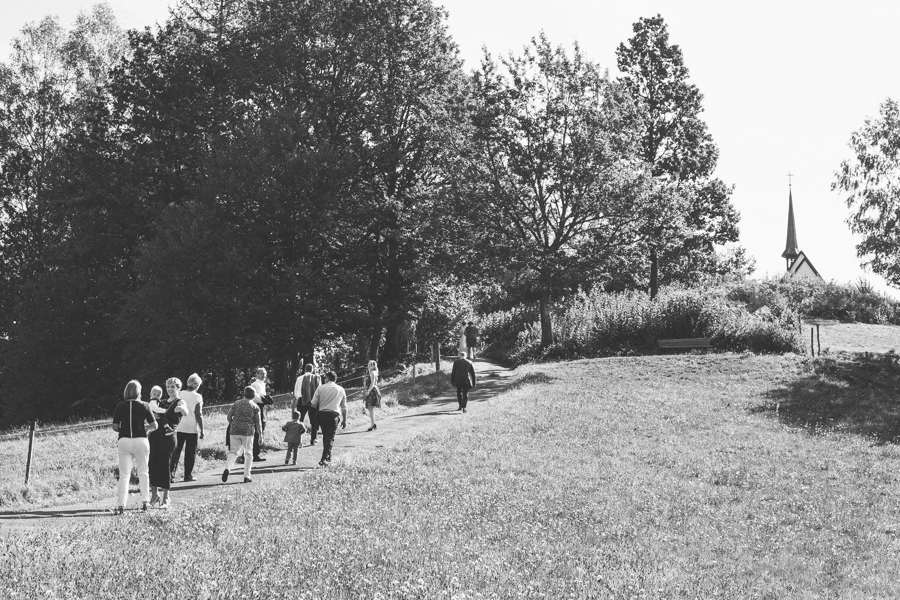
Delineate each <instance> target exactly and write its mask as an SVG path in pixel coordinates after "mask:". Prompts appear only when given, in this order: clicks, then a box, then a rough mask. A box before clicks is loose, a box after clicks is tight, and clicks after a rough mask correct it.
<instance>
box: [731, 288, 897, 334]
mask: <svg viewBox="0 0 900 600" xmlns="http://www.w3.org/2000/svg"><path fill="white" fill-rule="evenodd" d="M727 287H728V292H727V297H728V298H729V299H730V300H735V301H739V302H743V303H744V304H746V305H747V307H748V308H749V309H750V310H756V309H758V308H761V307H764V306H765V307H768V308H769V309H770V310H772V311H773V312H781V311H785V310H788V309H790V310H793V311H796V312H797V313H798V314H799V315H801V316H802V317H804V318H808V319H834V320H838V321H849V322H858V323H871V324H876V325H887V324H892V325H900V302H898V301H897V300H894V299H892V298H890V297H889V296H887V295H885V294H882V293H879V292H877V291H875V290H874V289H873V288H872V286H871V285H870V284H868V283H867V282H866V281H865V280H861V281H859V282H857V283H855V284H853V283H837V282H834V281H831V282H828V283H821V282H812V281H805V280H786V279H764V280H761V281H760V280H752V279H748V280H743V281H739V282H734V283H731V284H729V285H728V286H727Z"/></svg>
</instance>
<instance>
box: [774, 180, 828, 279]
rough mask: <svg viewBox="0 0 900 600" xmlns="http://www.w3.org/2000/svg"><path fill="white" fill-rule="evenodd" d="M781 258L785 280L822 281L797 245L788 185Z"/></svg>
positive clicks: (791, 200) (792, 202)
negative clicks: (786, 224)
mask: <svg viewBox="0 0 900 600" xmlns="http://www.w3.org/2000/svg"><path fill="white" fill-rule="evenodd" d="M781 257H782V258H784V259H785V261H786V264H787V273H785V275H784V276H785V278H786V279H796V280H804V279H805V280H807V281H817V282H822V281H824V279H822V276H821V275H819V272H818V271H817V270H816V268H815V267H814V266H813V264H812V262H811V261H810V260H809V257H808V256H806V254H804V253H803V251H802V250H800V248H799V246H798V245H797V227H796V225H795V224H794V197H793V194H792V192H791V186H790V185H788V227H787V243H786V244H785V248H784V252H782V253H781Z"/></svg>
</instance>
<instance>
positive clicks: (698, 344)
mask: <svg viewBox="0 0 900 600" xmlns="http://www.w3.org/2000/svg"><path fill="white" fill-rule="evenodd" d="M656 344H657V346H659V349H660V350H693V349H695V348H712V344H710V343H709V338H679V339H673V340H656Z"/></svg>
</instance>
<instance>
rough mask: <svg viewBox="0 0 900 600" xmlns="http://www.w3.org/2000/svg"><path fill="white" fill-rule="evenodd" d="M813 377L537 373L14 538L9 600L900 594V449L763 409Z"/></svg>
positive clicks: (735, 371)
mask: <svg viewBox="0 0 900 600" xmlns="http://www.w3.org/2000/svg"><path fill="white" fill-rule="evenodd" d="M806 374H807V371H806V369H805V368H804V367H803V365H802V364H800V363H799V360H798V359H797V358H796V357H793V356H789V355H786V356H736V355H728V354H724V355H707V356H702V357H701V356H672V357H669V356H653V357H638V358H625V359H615V360H610V359H600V360H589V361H580V362H574V363H568V364H550V363H543V364H536V365H529V366H526V367H523V368H522V380H521V384H520V385H518V386H517V387H516V388H515V389H514V390H513V391H511V392H509V393H507V394H505V395H504V396H502V397H500V398H498V399H496V400H494V401H491V402H489V403H478V402H473V403H471V404H470V408H471V410H470V413H469V414H468V415H466V416H465V417H459V418H449V417H448V419H447V420H445V421H442V423H441V425H440V428H435V429H433V430H431V431H423V432H422V433H421V434H420V435H419V436H418V437H416V438H415V439H412V440H410V441H408V442H407V443H406V444H404V445H401V446H400V447H397V448H394V449H390V450H384V451H380V452H366V453H362V454H359V455H346V456H345V457H344V458H343V459H342V460H341V461H340V462H339V464H337V465H336V467H335V468H334V469H329V470H320V471H315V472H312V473H308V474H304V475H302V476H298V477H296V478H294V479H292V480H289V481H288V482H285V483H284V484H282V485H279V486H271V487H267V486H263V485H260V486H252V489H251V487H250V486H246V487H240V486H239V487H237V489H235V490H234V492H233V493H229V494H227V495H224V496H223V497H220V498H218V499H216V500H214V501H211V502H209V503H207V504H204V505H200V506H176V508H175V509H174V510H171V511H169V513H168V514H159V512H154V513H152V514H151V515H143V514H140V513H139V511H134V513H133V514H129V515H127V516H125V517H124V518H107V519H103V520H100V521H97V522H96V523H93V524H91V525H90V526H87V527H78V528H73V529H68V528H45V529H35V530H34V531H32V532H28V533H24V534H23V533H10V532H7V533H5V534H3V540H2V542H3V543H0V564H3V567H4V568H3V569H0V596H2V597H21V598H37V597H52V598H84V597H90V598H113V597H115V598H118V597H120V596H121V595H122V590H123V589H125V590H127V594H126V595H128V596H134V597H143V596H151V595H152V596H155V597H170V596H172V597H174V596H178V597H192V598H200V599H205V598H223V599H231V598H272V597H293V598H301V599H313V598H316V599H322V600H325V599H331V598H382V599H388V598H397V599H400V598H404V599H405V598H410V599H412V598H446V599H454V598H455V599H457V600H461V599H478V598H534V599H537V598H645V599H674V598H684V599H693V598H723V599H733V598H741V599H751V600H752V599H760V600H762V599H774V598H778V599H793V598H797V599H801V598H867V599H875V598H885V599H887V598H896V597H898V596H900V583H898V580H897V577H896V573H897V572H898V569H900V554H898V553H897V552H896V548H897V539H896V524H897V523H900V491H898V490H900V488H898V486H897V485H896V472H897V468H898V465H900V451H898V449H897V447H896V446H892V445H873V443H872V440H871V439H869V438H867V437H865V436H861V435H853V434H848V433H846V432H841V431H839V430H831V431H824V432H822V431H821V430H820V431H818V432H817V433H816V434H813V433H812V432H810V431H809V430H808V429H807V428H805V427H803V426H802V424H793V423H790V422H785V421H782V420H780V419H779V418H778V416H777V415H775V414H774V412H773V411H772V410H769V409H767V410H764V411H760V410H757V409H759V408H760V407H768V406H769V402H770V400H771V398H770V397H768V396H769V394H770V391H771V390H784V391H786V392H788V391H789V390H790V389H791V382H793V381H795V380H796V379H797V378H803V377H806V376H807V375H806ZM863 387H864V386H862V387H861V388H860V393H865V392H866V390H865V389H863ZM261 507H265V508H264V509H262V508H261ZM148 556H155V557H165V558H164V559H160V560H154V561H152V564H151V563H148V559H147V557H148Z"/></svg>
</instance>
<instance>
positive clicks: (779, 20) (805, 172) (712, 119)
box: [0, 0, 900, 297]
mask: <svg viewBox="0 0 900 600" xmlns="http://www.w3.org/2000/svg"><path fill="white" fill-rule="evenodd" d="M435 1H436V3H438V4H443V6H444V7H445V8H446V9H447V11H448V12H449V21H448V23H449V31H450V34H451V35H452V36H453V38H454V39H455V40H456V42H457V44H458V45H459V47H460V51H461V54H462V57H463V59H464V60H465V61H466V67H467V69H472V68H475V67H476V66H477V64H478V61H479V59H480V56H481V48H482V46H486V47H487V49H488V50H489V51H490V52H491V53H492V54H494V55H495V56H496V55H498V54H505V53H507V52H509V51H511V50H512V51H516V52H518V51H519V50H520V49H521V47H522V46H524V45H525V44H527V43H528V42H529V40H530V39H531V38H532V37H534V36H536V35H537V34H538V33H539V32H540V31H541V30H543V31H544V32H546V34H547V36H548V38H549V39H550V41H551V42H552V43H553V44H557V45H563V46H566V47H567V48H571V46H572V43H573V42H575V41H577V42H578V43H579V44H580V45H581V48H582V51H583V52H584V54H585V55H586V56H587V57H589V58H590V59H592V60H594V61H596V62H598V63H600V65H601V66H603V67H607V68H608V69H609V71H610V74H611V75H612V76H615V75H616V74H617V71H616V67H615V50H616V47H617V46H618V45H619V44H620V43H621V42H624V41H625V40H627V39H628V38H629V37H631V35H632V29H631V27H632V24H633V23H634V22H635V21H637V20H638V18H639V17H649V16H653V15H655V14H657V13H659V14H661V15H662V16H663V18H664V19H665V20H666V23H667V24H668V26H669V35H670V42H671V43H674V44H678V45H679V46H681V49H682V51H683V53H684V59H685V64H686V65H687V67H688V69H690V80H691V82H693V83H694V84H695V85H697V87H698V88H699V89H700V91H701V92H702V93H703V95H704V100H703V106H704V108H705V113H704V115H703V116H704V118H705V120H706V123H707V125H708V126H709V130H710V132H711V134H712V136H713V139H714V140H715V142H716V143H717V145H718V146H719V151H720V159H719V166H718V168H717V170H716V175H717V176H719V177H720V178H721V179H722V180H724V181H725V182H726V183H729V184H734V185H735V191H734V195H733V196H732V201H733V202H734V204H735V206H736V208H737V209H738V210H739V211H740V213H741V224H740V230H741V243H742V244H743V245H744V246H745V247H746V248H747V249H748V251H749V252H750V254H751V255H752V256H754V257H755V258H756V261H757V273H756V274H757V275H758V276H763V275H766V274H780V273H781V272H782V271H783V270H784V259H782V258H781V252H782V251H783V250H784V244H785V233H786V227H787V197H788V185H787V173H788V172H791V173H794V175H795V176H794V177H793V196H794V212H795V216H796V219H797V238H798V241H799V245H800V248H801V249H802V250H804V251H805V252H806V254H807V255H808V256H809V258H810V260H811V261H812V262H813V264H814V265H815V266H816V268H817V269H818V270H819V272H820V273H821V274H822V276H823V277H825V278H826V279H834V280H836V281H840V282H849V281H855V280H856V279H857V278H859V277H860V276H861V275H863V271H862V269H861V267H860V265H859V263H860V261H859V259H857V258H856V250H855V247H854V244H855V239H854V237H853V236H852V235H851V234H850V231H849V229H848V227H847V225H846V223H845V220H846V218H847V216H848V215H849V211H848V209H847V207H846V205H845V204H844V201H843V200H842V198H841V197H840V196H839V195H838V194H836V193H834V192H832V191H831V183H832V181H833V180H834V172H835V171H836V170H837V168H838V167H839V165H840V162H841V161H842V160H844V159H847V158H850V150H849V148H848V146H847V143H848V142H849V139H850V134H851V132H853V131H854V130H856V129H859V128H860V127H861V126H862V125H863V121H864V120H865V119H866V118H868V117H874V116H876V115H877V114H878V107H879V105H880V104H881V103H882V102H883V101H884V100H885V99H887V98H889V97H890V98H895V99H900V35H897V34H896V25H897V23H898V17H900V3H897V2H896V1H895V0H877V1H876V0H858V1H857V2H853V3H850V2H822V1H821V0H820V1H818V2H816V1H812V0H780V1H776V0H755V1H753V2H749V1H743V2H722V1H721V0H668V1H663V0H553V1H552V2H551V1H548V0H435ZM108 3H109V4H110V6H111V7H112V9H113V11H114V12H115V14H116V16H117V18H118V19H119V22H120V24H121V25H122V26H123V27H125V28H134V27H144V26H146V25H151V24H153V23H155V22H162V21H164V20H165V18H166V17H167V15H168V5H169V4H170V1H169V0H140V1H138V0H108ZM92 4H93V2H91V1H90V0H29V1H28V2H23V1H22V0H0V15H2V19H0V60H5V58H6V57H8V55H9V42H10V40H11V39H12V38H13V37H14V36H15V35H16V34H17V32H18V31H19V29H20V28H21V26H22V25H23V24H24V23H25V22H27V21H34V20H39V19H41V18H43V17H44V16H46V15H48V14H55V15H58V16H59V17H60V19H61V21H62V23H63V25H64V26H67V27H68V26H70V25H71V23H72V21H73V20H74V18H75V15H76V14H77V13H78V12H79V11H80V10H88V9H89V8H90V6H91V5H92ZM866 277H867V278H868V279H869V280H870V281H872V282H873V283H875V284H876V286H877V287H878V288H879V289H882V290H886V291H890V293H891V294H892V295H894V296H898V297H900V292H897V291H895V290H888V288H887V287H886V286H885V285H884V283H883V281H882V280H881V279H880V278H879V277H877V276H875V275H873V274H871V273H870V274H866Z"/></svg>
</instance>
